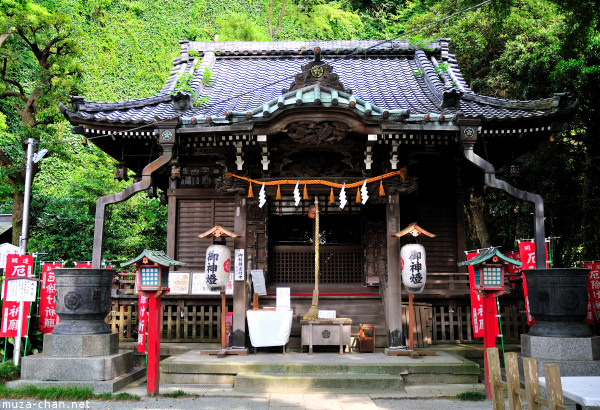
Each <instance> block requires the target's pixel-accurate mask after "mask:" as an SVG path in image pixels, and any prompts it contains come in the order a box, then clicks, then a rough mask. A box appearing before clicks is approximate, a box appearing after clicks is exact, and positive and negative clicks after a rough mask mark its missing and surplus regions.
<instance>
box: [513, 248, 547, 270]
mask: <svg viewBox="0 0 600 410" xmlns="http://www.w3.org/2000/svg"><path fill="white" fill-rule="evenodd" d="M544 246H545V248H546V268H549V267H550V262H548V243H547V242H546V243H545V244H544ZM519 256H520V260H521V262H523V265H521V270H528V269H535V242H534V241H519Z"/></svg>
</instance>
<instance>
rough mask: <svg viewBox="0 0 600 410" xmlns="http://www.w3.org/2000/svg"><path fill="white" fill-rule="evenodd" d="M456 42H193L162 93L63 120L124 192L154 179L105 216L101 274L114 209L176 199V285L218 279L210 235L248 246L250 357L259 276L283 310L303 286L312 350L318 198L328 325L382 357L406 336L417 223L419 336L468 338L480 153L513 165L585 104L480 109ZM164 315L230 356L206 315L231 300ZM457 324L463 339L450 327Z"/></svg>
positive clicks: (172, 305) (236, 289) (176, 302)
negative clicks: (421, 272) (207, 276)
mask: <svg viewBox="0 0 600 410" xmlns="http://www.w3.org/2000/svg"><path fill="white" fill-rule="evenodd" d="M448 44H449V40H448V39H441V40H438V41H434V42H431V43H429V45H428V47H427V48H425V49H418V48H415V47H414V46H413V45H411V44H410V43H409V42H407V41H401V40H394V41H385V42H382V41H371V40H369V41H287V42H191V41H183V42H181V53H180V56H179V57H177V58H175V59H174V61H173V68H172V70H171V73H170V76H169V78H168V80H167V81H166V83H165V85H164V87H163V88H162V89H161V90H160V91H159V92H158V93H157V94H156V95H153V96H150V97H144V98H139V99H135V100H128V101H121V102H94V101H88V100H85V99H84V98H82V97H76V96H73V97H71V99H70V101H69V102H68V104H67V106H61V109H62V111H63V113H64V115H65V116H66V118H67V119H68V120H69V121H70V123H71V124H72V125H73V132H74V133H76V134H81V135H83V136H84V137H85V138H87V139H89V140H90V141H91V142H93V143H94V144H96V145H97V146H98V147H99V148H100V149H101V150H103V151H105V152H106V153H108V154H109V155H110V156H112V157H113V158H115V159H116V160H117V161H118V162H119V165H118V167H119V168H118V170H117V171H118V172H120V176H121V177H124V176H125V175H126V172H127V170H131V171H133V172H134V173H135V174H136V179H135V181H134V182H133V184H132V185H131V186H130V187H129V188H127V190H125V191H123V192H121V193H118V194H114V195H112V196H108V197H103V198H101V199H100V200H99V207H98V209H97V213H96V236H95V246H94V264H96V265H99V263H100V260H101V255H102V250H101V246H102V240H103V235H105V233H104V232H103V222H104V209H105V207H106V206H108V205H110V204H112V203H115V202H120V201H122V200H126V199H127V198H129V197H131V196H132V195H134V194H135V193H137V192H140V191H148V193H149V194H150V195H156V194H157V193H158V194H159V195H161V196H162V198H161V199H162V200H163V202H164V203H165V204H166V205H167V206H168V234H167V241H166V243H167V249H166V253H167V255H168V256H169V257H171V258H173V259H176V260H178V261H181V262H185V264H186V266H185V267H184V268H181V267H180V268H176V269H175V271H177V270H179V271H186V272H190V273H192V274H193V273H202V272H204V260H205V251H206V249H207V247H208V246H209V245H210V242H209V241H207V240H204V239H202V238H199V237H198V235H199V234H201V233H202V232H205V231H207V230H208V229H210V228H211V227H213V226H214V225H215V224H217V223H218V224H221V225H223V226H224V227H225V228H227V229H228V230H230V231H232V232H235V233H236V234H237V235H240V236H241V237H240V238H237V239H232V238H228V239H227V244H228V246H229V247H230V248H231V250H232V254H233V251H234V249H236V250H243V264H244V266H243V272H244V273H243V274H244V276H243V280H241V281H234V282H233V292H232V295H231V296H230V297H229V299H228V302H227V303H228V309H229V310H232V311H233V330H234V336H235V337H234V338H235V340H234V345H239V344H240V343H245V342H244V339H245V336H246V334H245V332H246V325H245V313H246V310H247V309H251V301H252V290H251V286H250V285H251V278H250V271H252V270H262V271H263V273H264V277H265V280H266V286H267V296H262V297H261V298H260V299H259V300H260V305H261V307H262V306H263V305H270V306H274V305H275V302H274V296H273V295H274V294H275V289H276V288H277V287H289V288H290V292H291V304H292V308H293V310H294V312H293V313H294V318H295V321H294V326H293V328H292V336H294V335H295V336H297V335H298V332H299V330H298V329H299V325H298V324H297V322H298V320H297V318H298V317H301V316H302V315H303V314H305V313H306V311H307V310H308V309H309V307H310V303H311V295H312V290H313V287H314V271H315V269H314V243H313V242H314V239H313V238H314V237H313V231H312V230H313V220H312V219H310V218H309V217H308V215H307V213H308V209H309V207H310V206H311V205H314V203H315V198H316V199H317V200H318V206H319V212H320V231H319V233H320V236H319V237H320V240H319V241H320V247H319V252H320V272H319V273H320V277H319V290H320V308H321V309H331V310H335V311H336V312H337V315H338V316H339V317H348V318H352V320H353V326H352V333H353V334H354V335H356V333H357V332H358V325H359V324H360V323H371V324H374V325H375V328H376V334H377V336H378V340H377V344H378V346H382V345H388V344H390V343H392V342H393V340H394V339H395V338H398V337H400V338H401V337H402V332H403V329H402V327H403V326H404V328H405V320H402V319H401V317H400V312H401V299H404V300H406V292H405V290H404V289H403V288H402V286H401V279H400V248H401V246H402V245H404V244H405V243H408V242H409V241H410V240H411V239H410V238H407V237H402V238H399V237H396V236H394V234H396V233H398V232H400V231H401V230H402V229H404V228H405V227H407V226H408V225H409V224H410V223H413V222H417V223H418V225H419V226H420V227H422V228H423V229H426V230H427V231H428V232H431V233H433V234H435V235H436V236H435V237H433V238H429V237H426V238H424V239H421V241H420V243H421V244H422V245H423V246H424V247H425V249H426V252H427V259H426V269H427V281H426V285H425V288H424V291H423V292H422V293H421V294H418V295H415V303H416V304H417V305H418V306H417V307H418V308H419V306H420V308H419V309H421V310H418V311H419V312H421V313H422V314H428V315H429V319H428V320H426V319H425V318H424V319H423V321H422V322H419V323H423V324H425V323H429V326H431V327H430V328H429V329H420V330H419V331H420V332H421V334H422V336H423V337H424V338H429V340H430V341H431V339H432V338H433V340H434V341H435V340H442V339H443V340H449V339H450V338H451V337H450V335H451V334H452V337H454V339H457V337H456V335H455V333H456V334H458V333H460V334H462V335H464V336H463V338H466V337H467V335H466V334H467V330H469V328H468V327H469V326H470V319H469V317H470V316H469V312H468V310H469V308H468V306H469V291H468V276H467V273H466V270H464V268H461V269H459V268H458V267H457V263H458V262H461V261H464V260H465V256H464V252H465V250H466V249H465V243H466V235H467V233H466V229H465V204H464V196H465V191H466V190H467V189H468V188H469V187H470V186H474V185H478V186H481V185H483V183H484V171H482V169H481V166H476V164H474V162H473V161H472V160H471V159H469V158H472V157H469V155H467V154H468V153H475V154H476V155H477V154H478V155H480V156H481V157H484V158H485V161H486V162H487V163H489V164H493V165H494V166H495V167H497V168H500V167H502V166H505V165H507V164H509V163H510V162H509V161H511V159H513V158H514V156H516V155H517V154H518V153H521V152H524V151H526V150H527V149H528V148H529V147H532V146H535V145H536V144H538V143H539V142H540V141H541V140H542V139H544V138H548V137H549V136H550V135H551V134H553V133H556V132H559V131H562V130H563V125H564V123H565V121H566V120H567V118H568V116H569V114H570V113H571V112H572V110H573V109H574V106H573V105H569V104H568V103H567V96H566V95H565V94H556V95H554V96H552V97H550V98H546V99H541V100H535V101H512V100H504V99H498V98H493V97H488V96H484V95H479V94H476V93H474V92H473V91H472V90H471V89H470V88H469V85H468V84H467V83H466V81H465V80H464V78H463V76H462V75H461V72H460V70H459V67H458V65H457V60H456V57H455V56H454V55H453V54H452V53H450V52H449V48H448ZM492 169H493V168H492ZM485 172H487V173H488V174H489V170H488V171H485ZM342 190H344V192H343V193H341V191H342ZM261 191H262V192H261ZM344 194H345V195H344ZM263 195H264V198H262V197H263ZM262 199H264V201H263V200H262ZM236 263H239V261H236ZM232 271H233V267H232ZM121 299H122V300H121V302H120V303H125V304H130V305H135V301H136V300H137V299H135V297H134V296H123V297H122V298H121ZM163 302H164V303H165V304H166V305H167V306H166V311H165V323H166V322H169V323H171V322H172V321H175V319H178V318H179V317H180V315H181V317H184V315H185V318H186V320H185V321H184V320H183V319H182V320H181V321H180V322H181V323H180V322H179V321H177V328H176V329H175V328H174V327H175V325H173V328H169V329H168V330H165V329H163V332H166V333H165V334H166V336H163V341H168V340H169V339H171V340H180V341H198V342H200V341H215V340H214V339H215V338H216V333H215V334H213V333H211V332H212V330H211V329H212V328H211V329H209V330H207V329H208V327H204V328H202V329H201V328H200V327H199V326H212V324H207V323H208V322H207V321H208V319H206V312H208V311H209V310H210V311H211V312H212V310H211V309H213V308H214V309H215V312H216V309H217V307H218V305H219V295H218V292H216V293H214V294H211V293H210V292H205V293H202V294H192V291H191V290H190V292H189V294H187V295H179V296H178V295H170V296H169V295H168V296H165V297H164V298H163ZM209 308H210V309H209ZM200 312H204V313H202V315H204V316H202V317H200V315H201V313H200ZM192 316H193V317H194V320H192V319H190V318H191V317H192ZM451 317H452V323H453V325H452V326H454V327H453V328H452V330H450V329H449V328H448V329H447V328H444V329H442V328H441V327H439V325H440V323H441V321H443V322H444V323H447V322H448V321H449V320H450V318H451ZM188 319H189V320H188ZM196 319H197V320H196ZM214 320H215V322H214V326H217V322H218V315H216V314H215V315H214ZM459 322H460V323H459ZM210 323H212V318H211V322H210ZM169 326H171V325H169ZM215 328H216V327H215ZM217 332H218V331H217ZM404 332H405V330H404ZM468 333H469V336H468V337H469V338H470V337H471V336H470V334H471V332H470V331H469V332H468ZM210 335H212V336H210ZM217 340H218V339H217ZM421 342H422V341H420V342H419V343H421ZM423 343H424V342H423Z"/></svg>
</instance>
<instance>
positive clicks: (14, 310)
mask: <svg viewBox="0 0 600 410" xmlns="http://www.w3.org/2000/svg"><path fill="white" fill-rule="evenodd" d="M4 277H5V278H6V279H8V278H18V277H23V278H25V277H28V278H32V277H33V256H32V255H20V256H19V255H7V256H6V269H5V271H4ZM4 295H6V281H4V283H3V284H2V296H3V298H4ZM29 304H30V302H24V303H23V313H22V318H23V320H22V329H23V330H22V333H21V334H22V335H23V336H25V335H26V334H27V324H28V316H29ZM18 325H19V302H8V301H6V300H3V301H2V325H1V326H0V337H16V336H17V327H18Z"/></svg>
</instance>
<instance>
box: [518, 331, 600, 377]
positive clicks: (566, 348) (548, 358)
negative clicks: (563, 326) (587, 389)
mask: <svg viewBox="0 0 600 410" xmlns="http://www.w3.org/2000/svg"><path fill="white" fill-rule="evenodd" d="M521 353H522V354H521V355H520V356H519V370H520V372H521V373H522V372H523V370H522V369H523V367H522V366H523V357H532V358H535V359H536V361H537V366H538V375H539V376H540V377H543V376H544V364H547V363H556V364H558V365H559V367H560V375H561V376H597V375H598V374H600V337H599V336H593V337H547V336H531V335H528V334H526V335H521Z"/></svg>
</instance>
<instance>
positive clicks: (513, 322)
mask: <svg viewBox="0 0 600 410" xmlns="http://www.w3.org/2000/svg"><path fill="white" fill-rule="evenodd" d="M431 312H432V313H431V314H432V320H431V321H432V335H431V338H432V340H433V344H444V343H481V338H477V339H475V338H473V327H472V320H471V309H470V307H469V306H457V307H455V308H454V309H450V308H448V307H444V306H433V307H432V308H431ZM500 315H501V319H502V322H501V323H502V335H503V339H504V341H505V342H507V343H508V342H516V343H519V342H520V335H521V334H522V333H527V331H528V329H529V327H528V326H527V318H526V316H525V313H524V312H521V311H520V310H519V308H518V307H517V306H514V305H511V306H503V307H501V311H500Z"/></svg>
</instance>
